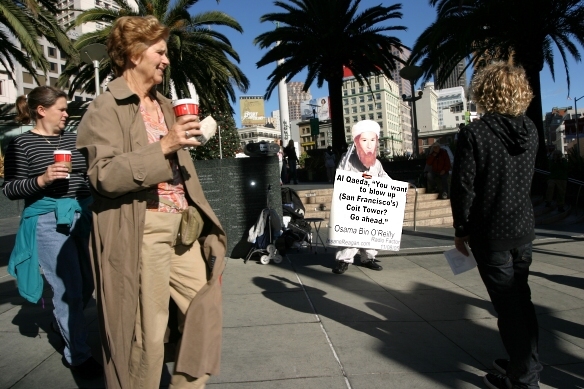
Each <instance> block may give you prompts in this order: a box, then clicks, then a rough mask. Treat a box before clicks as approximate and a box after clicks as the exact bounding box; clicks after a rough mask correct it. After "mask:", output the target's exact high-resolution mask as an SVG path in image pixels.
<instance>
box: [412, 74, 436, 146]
mask: <svg viewBox="0 0 584 389" xmlns="http://www.w3.org/2000/svg"><path fill="white" fill-rule="evenodd" d="M422 91H423V94H422V98H421V99H420V100H418V101H416V114H417V121H418V132H419V136H420V137H422V135H423V134H424V133H429V132H433V131H438V129H439V126H438V93H437V92H436V90H435V89H434V83H433V82H426V83H425V84H424V86H423V89H422ZM420 146H421V145H420V144H418V147H420Z"/></svg>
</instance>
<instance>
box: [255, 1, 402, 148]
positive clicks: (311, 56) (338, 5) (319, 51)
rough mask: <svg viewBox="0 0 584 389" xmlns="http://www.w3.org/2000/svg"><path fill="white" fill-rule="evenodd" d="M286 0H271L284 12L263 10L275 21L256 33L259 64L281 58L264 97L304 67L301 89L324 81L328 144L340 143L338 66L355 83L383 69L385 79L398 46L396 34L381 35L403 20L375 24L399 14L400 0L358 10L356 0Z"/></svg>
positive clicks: (342, 136)
mask: <svg viewBox="0 0 584 389" xmlns="http://www.w3.org/2000/svg"><path fill="white" fill-rule="evenodd" d="M289 2H290V3H291V4H288V3H284V2H281V1H276V2H274V4H275V5H276V6H278V7H280V8H282V9H283V10H284V11H286V12H282V13H269V14H266V15H263V16H262V17H261V18H260V20H261V21H262V22H275V23H279V24H280V26H279V27H278V28H275V29H274V30H272V31H269V32H266V33H263V34H260V35H258V36H257V37H256V38H255V41H254V42H255V43H256V44H257V45H259V46H260V47H261V48H263V49H265V48H270V47H271V50H269V51H268V52H267V53H266V54H265V55H264V56H263V57H262V58H261V59H260V60H259V61H258V62H257V66H258V67H262V66H265V65H268V64H272V63H276V62H278V61H279V60H281V59H284V60H285V61H284V63H282V64H280V65H278V66H276V68H275V69H274V71H272V73H270V75H269V76H268V80H270V83H269V85H268V87H267V90H266V94H265V98H266V99H267V98H269V97H270V95H271V94H272V92H273V91H274V89H275V88H276V87H277V86H278V83H279V81H280V80H282V79H286V82H289V81H290V80H292V78H293V77H294V76H296V75H297V74H298V73H299V72H301V71H302V70H303V69H305V68H307V69H308V72H307V75H306V80H305V81H304V90H305V91H307V90H308V88H309V87H310V85H311V84H312V83H313V82H314V80H316V82H317V86H318V87H319V88H320V87H322V85H323V83H324V81H326V82H327V84H328V91H329V97H330V102H331V113H332V115H331V125H332V135H333V148H335V150H341V149H342V147H343V146H345V145H346V141H345V132H344V124H343V115H342V112H343V105H342V104H343V97H342V90H341V89H342V85H343V67H344V66H346V67H347V68H349V69H350V70H351V71H352V72H353V75H355V78H356V79H357V81H358V82H359V83H360V84H363V83H368V77H369V76H371V75H372V74H375V75H379V74H383V75H385V76H386V77H388V78H390V79H391V71H392V70H394V69H396V60H399V59H398V58H397V57H396V56H394V55H392V54H391V48H392V47H395V48H397V49H399V50H400V51H401V50H402V47H403V45H402V44H401V42H400V40H399V39H398V38H394V37H392V36H387V35H385V34H384V33H385V32H387V31H395V30H405V29H406V27H403V26H381V25H380V23H382V22H385V21H387V20H390V19H395V18H401V16H402V14H401V12H399V10H400V9H401V4H395V5H392V6H389V7H383V6H381V5H378V6H375V7H372V8H367V9H365V10H364V11H362V12H361V13H357V12H358V8H359V4H360V2H361V0H289Z"/></svg>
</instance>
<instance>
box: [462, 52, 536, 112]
mask: <svg viewBox="0 0 584 389" xmlns="http://www.w3.org/2000/svg"><path fill="white" fill-rule="evenodd" d="M471 90H472V91H471V94H472V97H473V100H474V101H475V103H477V104H478V105H479V106H481V107H482V108H483V109H484V110H485V111H486V112H487V113H500V114H503V115H510V116H519V115H522V114H524V113H525V110H526V109H527V107H528V106H529V103H530V102H531V100H532V99H533V92H532V91H531V87H530V86H529V82H528V81H527V77H526V76H525V70H523V68H522V67H520V66H514V65H511V64H509V63H507V62H502V61H497V62H493V63H491V64H489V65H487V66H485V67H484V68H482V69H480V70H479V71H478V72H477V73H476V74H475V75H474V77H473V80H472V83H471Z"/></svg>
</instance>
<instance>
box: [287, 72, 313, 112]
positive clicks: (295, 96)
mask: <svg viewBox="0 0 584 389" xmlns="http://www.w3.org/2000/svg"><path fill="white" fill-rule="evenodd" d="M303 88H304V83H303V82H298V81H292V82H289V83H287V84H286V89H287V90H288V115H289V116H290V121H292V120H301V119H302V112H301V107H300V104H301V103H302V102H304V101H307V100H310V99H312V95H311V94H310V89H308V91H306V92H304V91H303Z"/></svg>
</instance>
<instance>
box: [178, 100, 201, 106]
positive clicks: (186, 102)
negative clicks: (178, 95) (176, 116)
mask: <svg viewBox="0 0 584 389" xmlns="http://www.w3.org/2000/svg"><path fill="white" fill-rule="evenodd" d="M183 104H195V105H198V104H197V101H196V100H195V99H179V100H173V101H172V106H173V107H176V106H177V105H183Z"/></svg>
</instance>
